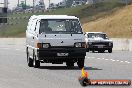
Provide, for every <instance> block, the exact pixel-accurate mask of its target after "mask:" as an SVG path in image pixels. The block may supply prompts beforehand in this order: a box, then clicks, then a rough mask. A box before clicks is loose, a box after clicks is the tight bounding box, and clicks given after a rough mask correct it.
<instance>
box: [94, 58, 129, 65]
mask: <svg viewBox="0 0 132 88" xmlns="http://www.w3.org/2000/svg"><path fill="white" fill-rule="evenodd" d="M96 59H98V60H106V61H107V60H111V61H112V62H120V63H128V64H130V63H131V62H129V61H120V60H114V59H104V58H96Z"/></svg>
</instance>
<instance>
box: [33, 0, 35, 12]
mask: <svg viewBox="0 0 132 88" xmlns="http://www.w3.org/2000/svg"><path fill="white" fill-rule="evenodd" d="M34 6H35V0H33V13H34V10H35V9H34Z"/></svg>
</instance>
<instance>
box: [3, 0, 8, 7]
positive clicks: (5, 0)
mask: <svg viewBox="0 0 132 88" xmlns="http://www.w3.org/2000/svg"><path fill="white" fill-rule="evenodd" d="M4 7H5V8H8V0H4Z"/></svg>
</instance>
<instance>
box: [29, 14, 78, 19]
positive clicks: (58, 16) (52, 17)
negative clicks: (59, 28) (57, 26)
mask: <svg viewBox="0 0 132 88" xmlns="http://www.w3.org/2000/svg"><path fill="white" fill-rule="evenodd" d="M30 19H79V18H77V17H75V16H68V15H33V16H31V17H30Z"/></svg>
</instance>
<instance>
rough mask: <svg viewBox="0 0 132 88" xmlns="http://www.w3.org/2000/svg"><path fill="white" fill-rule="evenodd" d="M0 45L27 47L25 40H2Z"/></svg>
mask: <svg viewBox="0 0 132 88" xmlns="http://www.w3.org/2000/svg"><path fill="white" fill-rule="evenodd" d="M0 45H26V39H25V38H0Z"/></svg>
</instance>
